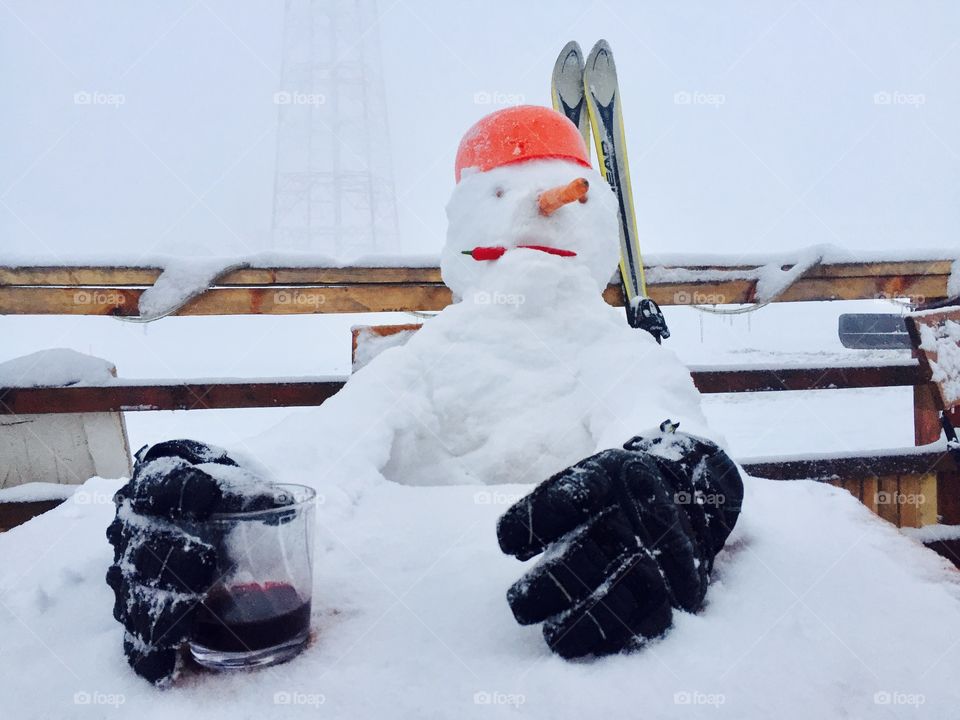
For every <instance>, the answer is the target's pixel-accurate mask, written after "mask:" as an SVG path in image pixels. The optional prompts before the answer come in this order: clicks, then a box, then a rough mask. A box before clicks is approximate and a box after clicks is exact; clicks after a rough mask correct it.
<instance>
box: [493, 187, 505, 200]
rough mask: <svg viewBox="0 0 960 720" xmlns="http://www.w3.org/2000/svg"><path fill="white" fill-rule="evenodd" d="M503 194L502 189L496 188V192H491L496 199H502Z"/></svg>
mask: <svg viewBox="0 0 960 720" xmlns="http://www.w3.org/2000/svg"><path fill="white" fill-rule="evenodd" d="M503 193H504V190H503V188H497V189H496V190H494V191H493V194H494V196H496V197H498V198H502V197H503Z"/></svg>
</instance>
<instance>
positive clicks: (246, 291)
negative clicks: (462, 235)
mask: <svg viewBox="0 0 960 720" xmlns="http://www.w3.org/2000/svg"><path fill="white" fill-rule="evenodd" d="M785 267H788V266H785ZM756 271H757V267H756V266H753V265H670V266H668V265H653V266H651V267H650V268H649V271H648V278H649V281H648V290H649V293H650V296H651V297H652V298H653V299H654V300H656V301H657V302H658V303H660V304H661V305H688V304H737V303H751V302H754V301H755V300H756V284H757V281H756V279H755V276H756ZM950 271H951V261H949V260H932V261H897V262H875V263H842V264H825V265H820V266H818V267H815V268H813V269H812V270H810V271H809V272H808V273H807V274H806V275H805V276H804V277H803V278H801V279H800V280H798V281H797V282H796V283H795V284H793V285H792V286H791V287H790V288H789V289H788V290H787V291H786V292H785V293H784V294H783V295H782V296H780V297H778V298H777V300H778V301H780V302H793V301H812V300H859V299H870V298H879V297H889V298H894V297H911V298H924V299H928V300H934V299H939V298H944V297H946V293H947V281H948V278H949V276H950ZM160 272H161V271H160V269H158V268H136V267H81V266H78V267H0V315H3V314H19V315H31V314H33V315H118V316H124V317H131V316H136V315H137V314H138V304H139V301H140V296H141V295H142V294H143V293H144V291H145V290H146V288H148V287H150V286H151V285H152V284H153V283H154V282H155V281H156V280H157V278H158V277H159V276H160ZM698 276H699V277H701V278H703V277H707V278H709V279H705V280H704V279H700V280H698V279H697V277H698ZM604 298H605V299H606V301H607V302H608V303H610V304H611V305H623V295H622V292H621V289H620V286H619V284H613V283H611V284H610V285H609V286H608V287H607V289H606V290H605V292H604ZM450 302H451V295H450V290H449V289H448V288H447V287H446V286H445V285H444V284H443V282H442V280H441V279H440V271H439V269H438V268H435V267H345V268H281V267H262V268H247V269H243V270H235V271H233V272H230V273H228V274H226V275H225V276H223V277H222V278H220V279H219V280H218V281H217V283H216V285H215V286H214V287H212V288H211V289H209V290H208V291H207V292H205V293H204V294H203V295H201V296H200V297H197V298H195V299H194V300H192V301H191V302H190V303H188V304H187V305H186V306H185V307H183V308H181V309H180V310H179V312H178V313H177V314H179V315H247V314H258V315H260V314H268V315H289V314H303V313H363V312H391V311H404V310H424V311H430V310H441V309H442V308H444V307H446V306H447V305H449V304H450Z"/></svg>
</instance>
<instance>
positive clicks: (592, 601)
mask: <svg viewBox="0 0 960 720" xmlns="http://www.w3.org/2000/svg"><path fill="white" fill-rule="evenodd" d="M665 427H667V429H668V431H666V432H661V433H659V434H656V435H653V436H650V437H635V438H633V439H632V440H630V441H629V442H627V443H626V444H625V445H624V449H623V450H620V449H612V450H605V451H603V452H600V453H597V454H596V455H593V456H591V457H588V458H586V459H585V460H581V461H580V462H578V463H576V464H575V465H572V466H570V467H569V468H567V469H566V470H563V471H561V472H560V473H558V474H556V475H554V476H553V477H551V478H549V479H548V480H546V481H545V482H543V483H541V484H540V485H539V486H537V488H536V489H535V490H534V491H533V492H532V493H531V494H530V495H528V496H527V497H525V498H524V499H522V500H520V501H519V502H518V503H516V504H515V505H513V506H512V507H511V508H510V509H509V510H507V512H506V513H505V514H504V515H503V517H501V518H500V521H499V523H498V525H497V535H498V538H499V541H500V547H501V549H502V550H503V551H504V552H505V553H507V554H509V555H514V556H516V557H517V558H519V559H521V560H527V559H529V558H531V557H534V556H535V555H538V554H540V553H541V552H542V553H543V557H542V558H541V560H540V562H538V563H537V565H536V566H535V567H534V568H533V569H532V570H530V571H529V572H528V573H527V574H526V575H524V576H523V577H522V578H520V580H519V581H517V582H516V583H515V584H514V585H513V586H512V587H511V588H510V589H509V590H508V592H507V601H508V602H509V604H510V608H511V610H512V611H513V614H514V617H516V619H517V622H519V623H520V624H522V625H528V624H533V623H538V622H544V626H543V635H544V638H545V639H546V641H547V644H548V645H549V646H550V648H551V649H552V650H553V651H554V652H556V653H558V654H559V655H561V656H563V657H566V658H573V657H580V656H583V655H589V654H591V653H593V654H597V655H602V654H609V653H614V652H618V651H620V650H623V649H625V648H628V647H630V646H634V645H638V644H640V643H642V642H643V641H644V640H645V639H648V638H652V637H656V636H658V635H660V634H662V633H663V632H664V631H665V630H667V628H668V627H669V626H670V624H671V622H672V612H673V611H672V608H678V609H681V610H685V611H688V612H694V611H696V610H698V609H699V608H700V607H701V605H702V603H703V598H704V595H705V593H706V589H707V581H708V579H709V574H710V571H711V569H712V567H713V558H714V556H715V555H716V554H717V552H719V550H720V549H721V548H722V547H723V543H724V542H725V540H726V538H727V536H728V535H729V534H730V531H731V530H732V529H733V526H734V524H735V523H736V520H737V517H738V515H739V513H740V505H741V502H742V499H743V483H742V480H741V478H740V474H739V472H738V470H737V468H736V465H734V463H733V461H731V460H730V458H729V457H728V456H727V455H726V453H724V452H723V451H722V450H720V449H719V448H718V447H717V446H716V445H714V444H713V443H711V442H709V441H707V440H702V439H700V438H695V437H693V436H690V435H686V434H683V433H674V432H672V429H673V428H670V427H669V426H668V425H667V424H666V423H665Z"/></svg>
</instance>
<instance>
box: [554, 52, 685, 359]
mask: <svg viewBox="0 0 960 720" xmlns="http://www.w3.org/2000/svg"><path fill="white" fill-rule="evenodd" d="M550 95H551V97H552V99H553V107H554V109H555V110H557V111H559V112H562V113H563V114H564V115H566V116H567V117H568V118H569V119H570V120H571V121H573V123H574V124H575V125H576V126H577V127H578V128H579V129H580V133H581V134H582V135H583V139H584V142H585V143H586V145H587V152H589V151H590V135H591V129H592V135H593V141H594V144H595V146H596V148H597V160H598V161H599V162H598V165H599V167H600V173H601V174H602V175H603V177H604V179H605V180H606V181H607V182H608V183H609V184H610V187H611V188H612V189H613V191H614V193H616V195H617V200H618V201H619V204H620V277H621V280H622V282H623V293H624V299H625V300H626V303H625V305H626V310H627V322H628V323H629V324H630V326H631V327H634V328H642V329H644V330H646V331H647V332H649V333H650V334H651V335H653V337H654V338H656V340H657V342H660V341H661V340H662V339H663V338H668V337H670V331H669V330H668V329H667V322H666V320H665V319H664V317H663V313H662V312H661V311H660V308H659V306H658V305H657V304H656V303H655V302H654V301H653V300H651V299H650V298H649V297H647V284H646V278H645V277H644V271H643V259H642V257H641V255H640V241H639V238H638V237H637V218H636V213H635V211H634V207H633V191H632V189H631V187H630V168H629V165H628V164H627V146H626V142H625V140H624V133H623V115H622V111H621V107H620V88H619V86H618V85H617V68H616V65H614V63H613V53H612V52H611V50H610V45H609V44H608V43H607V41H606V40H601V41H600V42H598V43H597V44H596V45H594V46H593V50H591V51H590V55H589V57H587V59H586V61H584V59H583V53H582V52H581V51H580V46H579V45H578V44H577V43H576V42H575V41H571V42H568V43H567V44H566V45H565V46H564V48H563V50H562V51H561V52H560V56H559V57H558V58H557V62H556V64H555V65H554V67H553V77H552V80H551V83H550Z"/></svg>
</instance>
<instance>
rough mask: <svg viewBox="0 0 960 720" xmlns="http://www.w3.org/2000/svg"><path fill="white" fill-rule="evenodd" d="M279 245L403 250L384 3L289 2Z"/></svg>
mask: <svg viewBox="0 0 960 720" xmlns="http://www.w3.org/2000/svg"><path fill="white" fill-rule="evenodd" d="M284 13H285V14H284V25H283V68H282V76H281V84H282V89H281V91H280V92H278V93H276V94H275V96H274V101H275V102H276V103H277V104H278V105H279V126H278V133H277V163H276V176H275V179H274V197H273V227H272V244H273V247H274V248H276V249H278V250H305V251H310V252H315V253H322V254H325V255H333V256H336V257H340V258H348V257H350V256H354V255H359V254H364V253H374V252H376V253H389V252H395V251H397V250H398V249H399V233H398V231H397V206H396V199H395V196H394V188H393V177H392V170H391V160H390V141H389V134H388V129H387V110H386V101H385V98H384V89H383V77H382V67H381V60H380V38H379V33H378V32H377V7H376V0H286V3H285V10H284Z"/></svg>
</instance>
